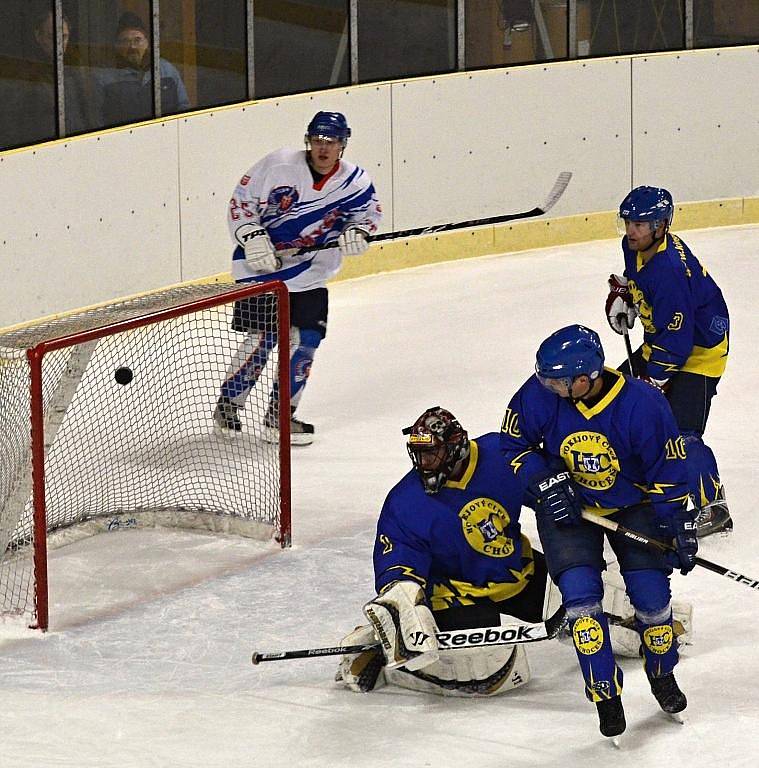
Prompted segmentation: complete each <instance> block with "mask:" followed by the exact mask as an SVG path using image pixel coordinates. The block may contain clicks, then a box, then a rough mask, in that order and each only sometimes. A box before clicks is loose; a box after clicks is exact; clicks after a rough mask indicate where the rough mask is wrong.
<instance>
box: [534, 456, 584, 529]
mask: <svg viewBox="0 0 759 768" xmlns="http://www.w3.org/2000/svg"><path fill="white" fill-rule="evenodd" d="M527 491H528V493H529V494H532V495H533V496H534V497H535V512H536V513H537V514H539V515H543V516H544V517H547V518H550V519H551V520H553V522H554V523H556V525H577V524H578V523H579V522H580V520H581V519H582V517H581V513H582V502H581V501H580V496H579V494H578V493H577V490H576V488H575V484H574V481H573V480H572V475H571V474H570V473H569V472H568V471H567V470H566V469H565V470H562V471H560V472H559V471H556V470H551V471H548V472H546V473H544V474H542V475H538V476H537V477H535V478H533V479H532V481H531V482H530V484H529V485H528V486H527Z"/></svg>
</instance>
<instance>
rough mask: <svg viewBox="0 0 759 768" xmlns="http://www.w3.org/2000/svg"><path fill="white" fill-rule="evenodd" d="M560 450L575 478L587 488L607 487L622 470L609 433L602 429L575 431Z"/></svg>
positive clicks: (600, 488)
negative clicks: (610, 442) (606, 433)
mask: <svg viewBox="0 0 759 768" xmlns="http://www.w3.org/2000/svg"><path fill="white" fill-rule="evenodd" d="M559 454H560V455H561V458H562V459H563V460H564V463H565V464H566V466H567V469H569V471H570V472H571V473H572V479H573V480H574V481H575V482H576V483H577V484H578V485H580V486H582V487H583V488H589V489H590V490H592V491H604V490H606V489H608V488H611V487H612V486H613V485H614V483H615V482H616V480H617V475H618V474H619V459H618V458H617V454H616V453H615V452H614V449H613V448H612V447H611V445H610V444H609V440H608V439H607V437H606V435H602V434H600V433H599V432H572V434H570V435H567V437H565V438H564V442H562V444H561V446H560V448H559Z"/></svg>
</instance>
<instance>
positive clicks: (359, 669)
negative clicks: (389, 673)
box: [335, 624, 385, 693]
mask: <svg viewBox="0 0 759 768" xmlns="http://www.w3.org/2000/svg"><path fill="white" fill-rule="evenodd" d="M374 641H375V636H374V630H373V629H372V627H371V625H368V624H362V625H361V626H360V627H356V628H355V629H354V630H353V632H351V633H350V634H348V635H346V636H345V637H344V638H343V639H342V640H341V641H340V645H368V644H370V643H373V642H374ZM384 673H385V657H384V656H383V655H382V651H381V650H380V649H379V648H377V647H374V648H372V649H371V650H369V651H361V653H348V654H345V655H344V656H343V658H342V661H341V662H340V666H339V667H338V668H337V672H336V673H335V682H336V683H345V685H347V686H348V688H350V689H351V690H352V691H356V692H358V693H369V691H374V690H376V689H377V688H381V687H382V686H383V685H384V684H385V674H384Z"/></svg>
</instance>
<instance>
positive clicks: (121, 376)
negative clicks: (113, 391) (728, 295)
mask: <svg viewBox="0 0 759 768" xmlns="http://www.w3.org/2000/svg"><path fill="white" fill-rule="evenodd" d="M113 378H114V379H116V381H117V382H118V383H119V384H123V385H127V384H129V382H131V381H132V379H133V378H134V374H133V373H132V369H131V368H127V367H125V366H122V367H121V368H117V369H116V372H115V373H114V374H113Z"/></svg>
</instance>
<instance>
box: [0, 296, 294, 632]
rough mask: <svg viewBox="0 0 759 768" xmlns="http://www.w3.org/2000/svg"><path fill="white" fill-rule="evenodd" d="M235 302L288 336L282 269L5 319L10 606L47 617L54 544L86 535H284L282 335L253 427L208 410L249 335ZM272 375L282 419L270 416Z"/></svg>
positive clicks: (2, 416) (251, 410)
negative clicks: (164, 529) (42, 316)
mask: <svg viewBox="0 0 759 768" xmlns="http://www.w3.org/2000/svg"><path fill="white" fill-rule="evenodd" d="M249 297H252V299H251V298H249ZM237 301H242V302H246V303H245V306H246V307H248V308H250V311H256V312H259V313H260V314H261V316H258V317H256V318H255V320H256V325H257V327H259V328H261V329H262V330H261V332H262V333H271V334H276V337H275V338H280V339H282V338H284V339H288V338H289V307H288V301H287V289H286V287H285V286H284V285H283V284H282V283H266V284H262V285H248V286H243V287H240V286H235V285H234V284H229V283H227V284H204V285H188V286H180V287H176V288H169V289H166V290H164V291H160V292H156V293H153V294H149V295H145V296H140V297H138V298H133V299H126V300H123V301H116V302H113V303H110V304H107V305H102V306H98V307H95V308H93V309H88V310H85V311H81V312H77V313H73V314H69V315H66V316H64V317H60V318H56V319H53V320H47V321H41V322H39V323H35V324H30V325H28V326H25V327H23V328H19V329H15V330H10V331H8V332H5V333H2V334H0V613H3V614H21V615H28V616H29V617H30V622H31V626H33V627H38V628H40V629H43V630H44V629H47V627H48V620H49V616H48V613H49V611H48V589H47V586H48V585H47V550H48V546H57V545H59V544H60V543H66V542H67V541H69V540H71V539H75V538H79V537H81V536H83V535H90V534H92V533H98V532H101V531H112V530H114V529H124V528H135V527H143V526H171V527H186V528H196V529H202V530H206V531H212V532H218V533H224V534H232V535H239V536H250V537H255V538H262V539H272V538H273V539H275V540H277V541H279V543H280V544H281V546H283V547H284V546H288V545H289V543H290V474H289V466H290V445H289V413H290V408H289V382H288V376H289V371H288V368H289V366H288V365H283V366H281V367H280V366H279V365H278V360H277V353H276V349H275V350H274V351H273V353H272V355H271V356H270V358H269V360H268V362H267V364H266V365H265V367H264V370H263V371H262V372H261V375H260V377H259V379H258V381H257V383H256V386H255V387H254V388H253V390H252V391H251V394H250V396H249V397H248V400H247V402H246V404H245V408H244V410H242V411H241V412H240V415H241V421H242V423H243V431H242V432H239V433H232V435H233V436H231V435H230V433H228V432H222V433H219V431H218V427H215V425H214V421H213V412H214V408H215V406H216V402H217V399H218V397H219V389H220V387H221V385H222V383H223V382H224V381H225V379H226V377H227V376H228V375H229V374H230V370H231V369H230V368H229V366H230V361H233V360H234V359H235V357H236V356H239V350H240V349H241V348H242V346H244V344H243V343H244V335H243V334H240V333H237V332H236V331H234V330H232V328H231V326H230V322H231V319H232V313H233V308H234V305H235V302H237ZM285 348H287V345H286V347H285ZM280 368H281V370H280ZM275 384H276V385H277V387H278V390H279V393H280V394H281V402H280V404H279V406H280V407H279V424H280V429H279V432H278V433H277V431H276V430H271V429H267V430H265V431H264V428H263V427H262V426H261V425H262V421H263V419H264V416H265V414H266V411H267V409H268V408H269V407H270V396H271V395H270V393H271V392H272V390H273V388H274V387H275ZM284 415H286V418H285V416H284ZM272 433H273V434H274V442H270V441H271V440H272ZM277 435H279V436H281V438H280V439H279V440H277ZM264 436H265V437H266V439H263V438H264ZM230 438H231V439H230Z"/></svg>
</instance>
